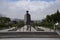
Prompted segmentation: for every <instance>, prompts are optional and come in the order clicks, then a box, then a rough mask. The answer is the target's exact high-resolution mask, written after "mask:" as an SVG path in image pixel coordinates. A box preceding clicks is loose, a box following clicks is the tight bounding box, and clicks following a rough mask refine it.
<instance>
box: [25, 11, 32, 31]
mask: <svg viewBox="0 0 60 40" xmlns="http://www.w3.org/2000/svg"><path fill="white" fill-rule="evenodd" d="M24 23H25V26H26V27H25V28H26V30H28V31H31V26H30V24H31V16H30V14H29V11H26V14H25V15H24Z"/></svg>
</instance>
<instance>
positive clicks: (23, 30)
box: [17, 26, 37, 32]
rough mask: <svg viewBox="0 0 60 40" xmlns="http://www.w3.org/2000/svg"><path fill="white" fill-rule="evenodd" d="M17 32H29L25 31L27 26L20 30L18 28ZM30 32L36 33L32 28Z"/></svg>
mask: <svg viewBox="0 0 60 40" xmlns="http://www.w3.org/2000/svg"><path fill="white" fill-rule="evenodd" d="M17 31H18V32H30V31H29V30H27V26H24V27H22V28H19V29H18V30H17ZM31 32H37V30H36V29H34V28H33V27H31Z"/></svg>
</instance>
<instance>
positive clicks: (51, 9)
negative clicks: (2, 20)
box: [0, 0, 60, 20]
mask: <svg viewBox="0 0 60 40" xmlns="http://www.w3.org/2000/svg"><path fill="white" fill-rule="evenodd" d="M57 9H59V10H60V0H56V1H50V2H47V1H32V2H31V1H27V0H25V1H24V0H19V1H14V2H13V1H12V2H8V1H7V0H6V1H2V0H0V13H1V14H4V15H5V16H7V17H10V18H19V19H23V18H24V14H26V10H29V11H30V12H29V13H30V14H31V18H32V20H41V19H43V18H45V17H46V15H50V14H52V13H55V12H56V10H57Z"/></svg>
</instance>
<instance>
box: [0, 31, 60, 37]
mask: <svg viewBox="0 0 60 40" xmlns="http://www.w3.org/2000/svg"><path fill="white" fill-rule="evenodd" d="M0 38H60V36H59V35H58V34H57V33H56V32H0Z"/></svg>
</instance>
